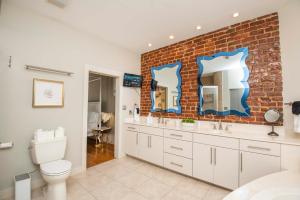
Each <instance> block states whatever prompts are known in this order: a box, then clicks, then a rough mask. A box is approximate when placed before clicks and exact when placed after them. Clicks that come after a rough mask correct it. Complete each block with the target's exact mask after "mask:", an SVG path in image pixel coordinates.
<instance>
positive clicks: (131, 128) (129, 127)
mask: <svg viewBox="0 0 300 200" xmlns="http://www.w3.org/2000/svg"><path fill="white" fill-rule="evenodd" d="M127 128H128V129H130V130H135V127H131V126H128V127H127Z"/></svg>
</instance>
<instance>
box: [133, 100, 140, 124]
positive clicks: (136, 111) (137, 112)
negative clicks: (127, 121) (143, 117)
mask: <svg viewBox="0 0 300 200" xmlns="http://www.w3.org/2000/svg"><path fill="white" fill-rule="evenodd" d="M133 119H134V121H136V122H138V121H140V109H139V107H138V105H137V104H134V107H133Z"/></svg>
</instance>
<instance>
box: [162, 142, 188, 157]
mask: <svg viewBox="0 0 300 200" xmlns="http://www.w3.org/2000/svg"><path fill="white" fill-rule="evenodd" d="M164 151H165V152H166V153H171V154H175V155H177V156H183V157H186V158H192V157H193V144H192V142H187V141H182V140H174V139H170V138H165V139H164Z"/></svg>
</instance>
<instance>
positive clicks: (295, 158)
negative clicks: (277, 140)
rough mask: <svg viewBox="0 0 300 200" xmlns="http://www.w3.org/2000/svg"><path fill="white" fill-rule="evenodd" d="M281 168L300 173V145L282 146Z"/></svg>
mask: <svg viewBox="0 0 300 200" xmlns="http://www.w3.org/2000/svg"><path fill="white" fill-rule="evenodd" d="M281 168H282V170H289V171H295V172H300V145H288V144H282V145H281Z"/></svg>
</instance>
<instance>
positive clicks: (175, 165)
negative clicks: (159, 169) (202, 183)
mask: <svg viewBox="0 0 300 200" xmlns="http://www.w3.org/2000/svg"><path fill="white" fill-rule="evenodd" d="M192 166H193V162H192V160H191V159H188V158H183V157H180V156H175V155H171V154H168V153H165V154H164V167H165V168H168V169H171V170H173V171H177V172H179V173H182V174H186V175H189V176H192V172H193V168H192Z"/></svg>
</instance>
